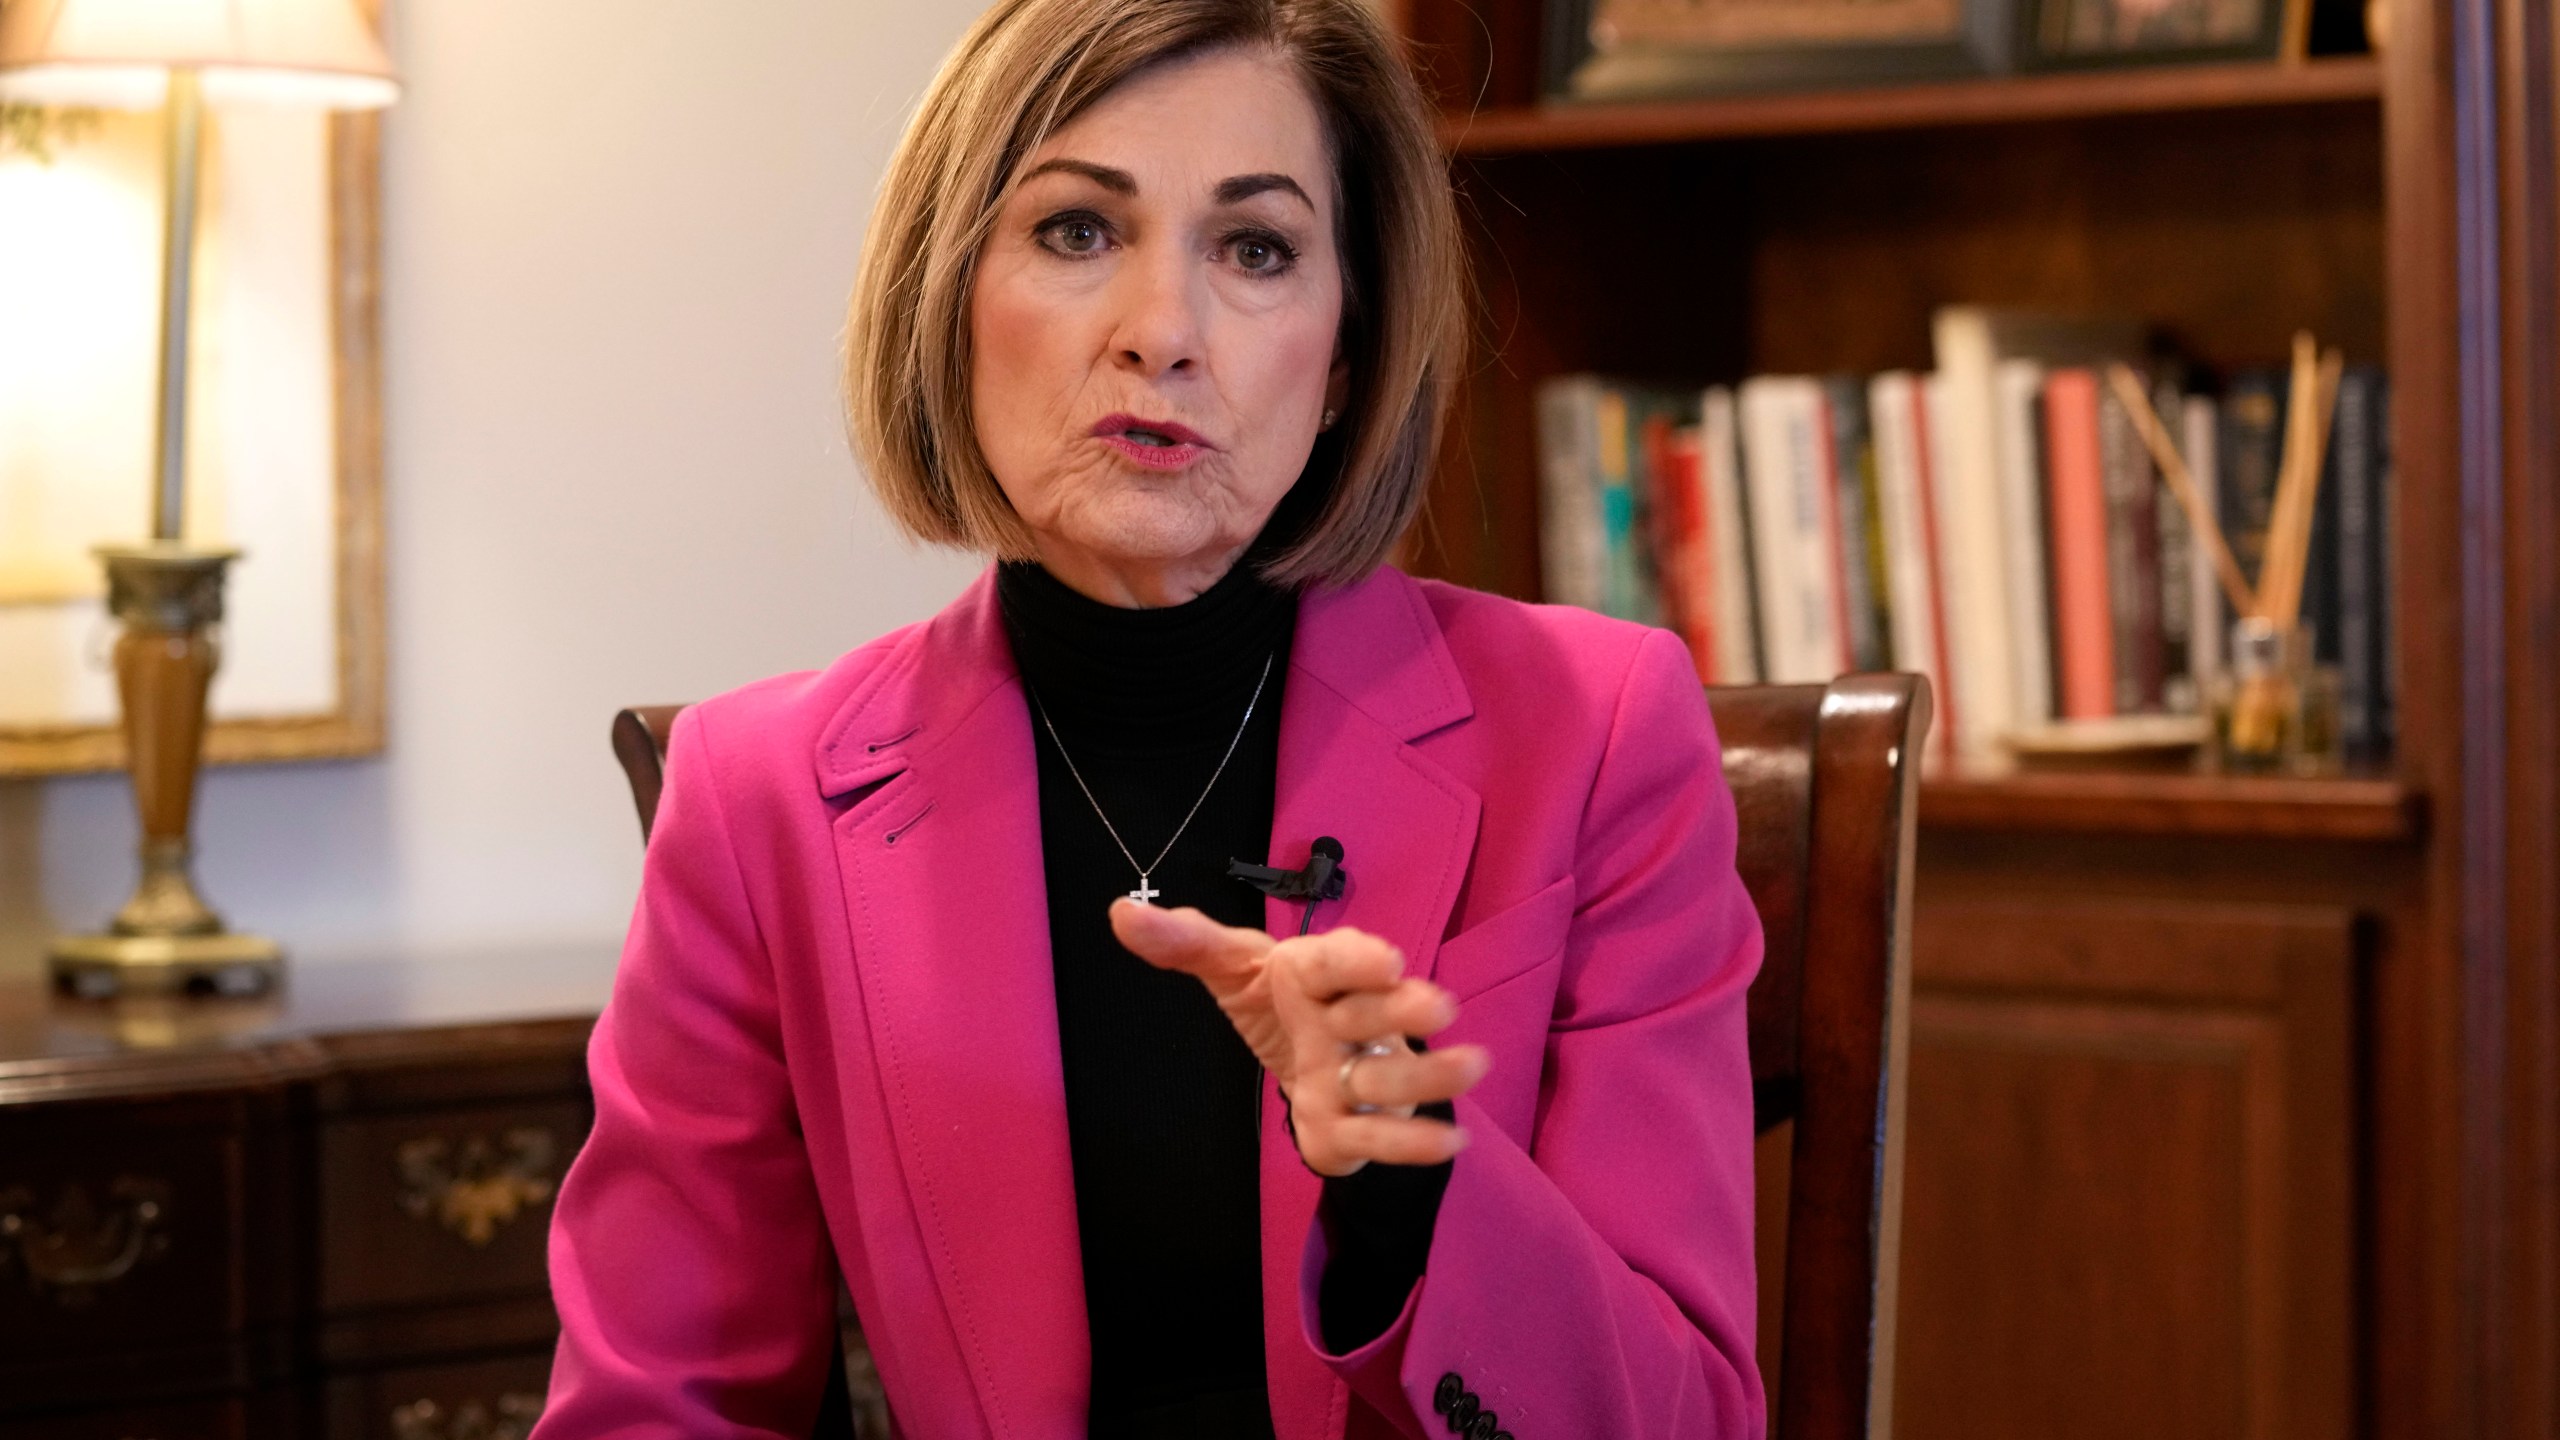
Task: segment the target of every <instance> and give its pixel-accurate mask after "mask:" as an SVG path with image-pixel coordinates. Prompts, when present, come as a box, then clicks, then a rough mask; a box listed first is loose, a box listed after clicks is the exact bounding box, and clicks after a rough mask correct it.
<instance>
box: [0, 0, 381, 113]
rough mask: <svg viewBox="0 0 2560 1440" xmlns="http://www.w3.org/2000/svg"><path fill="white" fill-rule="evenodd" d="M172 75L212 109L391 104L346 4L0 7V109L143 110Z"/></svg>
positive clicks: (156, 1) (142, 2)
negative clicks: (189, 73) (194, 81)
mask: <svg viewBox="0 0 2560 1440" xmlns="http://www.w3.org/2000/svg"><path fill="white" fill-rule="evenodd" d="M176 67H186V68H191V69H194V70H196V71H197V72H198V73H199V74H201V75H202V77H203V84H204V97H205V99H207V100H209V101H214V102H223V101H245V102H251V103H265V104H287V105H316V106H320V107H322V108H325V109H330V110H374V109H379V108H381V107H382V106H385V105H388V104H390V103H391V102H392V101H393V100H395V99H397V98H399V94H400V81H399V77H398V75H397V74H396V73H395V72H394V71H393V70H392V68H391V57H390V55H389V54H387V53H386V52H385V51H384V50H383V48H382V41H381V39H380V38H379V37H378V36H376V35H375V34H374V31H373V26H372V24H371V23H370V22H369V21H367V19H366V18H365V16H364V15H363V14H362V13H361V12H360V11H358V10H357V8H356V4H355V0H0V98H6V99H10V100H18V101H24V102H26V103H29V104H38V105H100V106H106V107H109V108H113V109H135V110H147V109H150V108H152V107H155V106H157V105H159V104H160V103H161V101H162V99H163V98H164V97H165V96H166V94H167V92H168V76H169V71H170V70H171V69H172V68H176Z"/></svg>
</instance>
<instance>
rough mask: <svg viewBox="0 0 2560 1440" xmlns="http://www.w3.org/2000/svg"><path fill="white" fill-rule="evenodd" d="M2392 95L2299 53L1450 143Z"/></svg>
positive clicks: (2357, 64)
mask: <svg viewBox="0 0 2560 1440" xmlns="http://www.w3.org/2000/svg"><path fill="white" fill-rule="evenodd" d="M2381 96H2382V67H2381V64H2380V62H2379V61H2377V60H2376V59H2375V58H2374V57H2372V56H2370V55H2356V56H2346V57H2341V58H2337V59H2326V60H2311V61H2302V62H2297V63H2293V64H2272V63H2267V62H2253V63H2244V64H2215V65H2177V66H2153V67H2144V68H2138V69H2124V70H2101V71H2087V72H2077V73H2070V74H2060V75H2026V76H2004V77H2000V78H1996V79H1981V80H1956V81H1942V82H1936V83H1931V84H1924V85H1897V86H1882V87H1873V88H1867V89H1858V90H1821V91H1797V92H1792V93H1787V94H1776V95H1731V96H1719V97H1714V98H1707V99H1696V100H1660V101H1629V102H1589V103H1568V102H1558V103H1549V104H1543V105H1524V106H1508V107H1502V108H1496V109H1490V110H1483V111H1479V112H1477V113H1476V114H1475V115H1473V116H1466V115H1453V116H1449V117H1446V118H1444V119H1443V120H1442V121H1441V122H1440V143H1441V146H1442V148H1444V149H1446V150H1448V151H1449V152H1451V153H1452V154H1458V155H1503V154H1524V153H1534V152H1538V151H1549V150H1582V149H1592V148H1597V147H1603V146H1626V145H1658V144H1666V143H1674V142H1679V141H1693V140H1721V139H1732V138H1739V137H1745V136H1769V135H1817V134H1826V133H1837V132H1845V131H1860V130H1924V129H1934V128H1939V127H1944V126H1955V125H2001V124H2013V123H2016V122H2019V121H2030V120H2064V119H2076V118H2086V117H2093V116H2105V115H2147V114H2158V113H2164V112H2169V111H2179V110H2240V109H2255V108H2264V107H2268V106H2286V105H2334V104H2340V103H2352V102H2360V101H2377V100H2379V99H2380V98H2381Z"/></svg>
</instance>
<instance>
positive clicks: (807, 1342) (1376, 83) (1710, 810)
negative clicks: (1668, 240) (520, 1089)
mask: <svg viewBox="0 0 2560 1440" xmlns="http://www.w3.org/2000/svg"><path fill="white" fill-rule="evenodd" d="M877 213H878V219H877V221H876V222H875V226H874V231H873V235H872V237H871V241H870V244H869V246H868V249H867V251H866V254H865V257H864V261H863V265H862V270H861V275H860V278H859V280H858V282H857V288H856V293H855V296H854V305H853V315H852V322H851V334H850V344H849V347H848V373H847V387H848V392H849V408H850V412H851V421H852V430H853V434H854V438H855V442H856V448H857V451H858V453H859V454H860V455H861V457H862V458H863V460H864V461H865V463H866V468H867V469H868V471H869V473H870V475H871V478H872V481H873V483H874V485H875V486H876V487H878V489H879V491H880V493H881V494H882V496H883V498H884V499H885V501H886V502H887V505H888V508H889V511H890V513H891V514H892V515H894V516H895V517H896V518H897V519H898V520H899V522H900V523H901V524H902V525H904V526H905V527H906V528H907V529H908V530H909V531H911V532H913V533H914V534H916V535H918V536H920V537H922V538H924V539H927V540H932V541H937V542H945V543H951V544H957V545H963V546H971V547H975V548H977V549H979V550H981V551H987V552H992V553H993V554H995V555H996V556H997V557H998V558H999V562H1000V563H998V564H997V565H996V566H995V567H994V568H993V569H992V570H991V571H990V572H989V574H988V575H987V576H986V577H984V578H982V579H981V580H980V582H979V583H978V584H977V585H975V586H974V587H973V588H971V589H970V591H969V592H968V593H967V594H965V595H964V596H962V597H961V598H960V600H958V601H957V602H956V603H954V604H953V605H952V606H951V607H950V608H948V609H946V610H944V611H943V612H942V613H941V614H940V615H937V616H936V617H934V618H933V619H932V620H930V621H927V622H925V623H924V624H922V625H918V626H914V627H911V628H909V629H906V630H902V631H899V632H897V633H895V634H892V635H889V636H887V637H884V638H882V639H880V640H878V641H875V642H873V643H872V644H869V645H866V646H864V647H862V648H861V649H858V650H856V651H854V652H852V653H851V654H849V655H847V656H845V657H844V658H842V659H841V660H839V661H837V662H836V663H835V664H834V665H833V666H831V667H830V668H828V669H827V670H825V671H823V672H818V673H814V674H801V675H791V676H784V677H781V678H778V679H774V680H770V681H766V682H763V683H761V684H757V685H751V686H748V687H746V688H745V689H742V690H739V691H736V692H733V693H731V694H728V695H725V696H721V697H719V698H718V699H716V700H713V701H710V702H708V703H705V704H703V705H699V706H696V707H694V708H693V709H691V710H690V711H688V712H687V713H686V716H685V717H684V719H683V721H682V722H681V723H680V724H679V725H678V727H677V729H676V732H675V735H674V738H673V743H672V746H671V753H670V755H669V757H668V788H667V791H666V794H665V796H664V799H663V800H662V802H661V806H660V810H659V814H658V822H657V831H656V836H655V839H654V840H653V842H652V844H651V847H650V851H649V857H648V864H647V869H646V872H645V878H644V880H643V884H642V888H641V895H640V902H639V907H638V913H637V915H636V917H635V920H634V922H633V926H632V930H631V934H630V938H629V942H628V946H627V949H626V952H625V957H624V963H623V967H622V971H621V974H620V977H619V979H618V981H617V983H616V987H615V990H614V995H613V998H612V1002H611V1004H610V1005H609V1007H608V1008H607V1010H606V1012H605V1014H604V1016H603V1018H602V1020H601V1021H600V1022H599V1024H598V1027H597V1030H596V1036H595V1042H594V1045H593V1048H592V1051H591V1055H590V1066H591V1069H592V1072H593V1077H594V1082H595V1095H596V1121H595V1128H594V1132H593V1135H592V1136H591V1138H590V1139H589V1141H588V1143H587V1145H586V1147H585V1149H584V1150H583V1151H582V1153H581V1154H580V1155H579V1157H578V1159H577V1162H576V1164H575V1165H574V1166H573V1167H572V1168H571V1170H570V1173H569V1175H568V1177H567V1180H566V1182H565V1183H564V1185H563V1187H562V1190H561V1194H560V1199H559V1207H558V1212H557V1215H556V1218H555V1221H554V1225H553V1231H552V1276H553V1284H554V1291H555V1295H556V1298H557V1300H558V1303H559V1307H560V1313H561V1317H562V1322H563V1331H562V1336H561V1342H560V1350H559V1356H558V1361H557V1365H556V1368H555V1371H554V1375H553V1380H552V1389H551V1396H550V1401H549V1408H548V1411H547V1413H546V1414H545V1416H544V1419H543V1421H542V1424H541V1427H540V1429H539V1430H538V1431H537V1434H538V1436H539V1437H541V1440H560V1437H568V1436H583V1435H603V1434H608V1433H610V1434H615V1435H629V1434H643V1435H667V1436H679V1435H680V1436H708V1435H722V1434H752V1435H786V1436H793V1437H797V1436H801V1435H805V1434H807V1433H808V1431H809V1426H810V1424H811V1419H812V1415H813V1413H814V1411H815V1408H816V1406H817V1404H818V1400H819V1392H820V1386H821V1383H822V1380H823V1378H824V1375H825V1373H826V1370H827V1360H828V1357H827V1347H828V1346H829V1345H830V1344H831V1340H832V1334H833V1324H832V1321H833V1316H832V1312H831V1296H832V1295H833V1293H834V1277H835V1276H836V1275H837V1274H838V1273H839V1272H840V1273H841V1274H842V1275H843V1277H844V1279H845V1280H846V1282H847V1283H848V1284H849V1286H850V1288H851V1291H852V1295H853V1299H854V1304H855V1308H856V1310H857V1311H858V1312H859V1313H860V1316H861V1319H862V1321H863V1327H864V1330H865V1332H866V1334H867V1335H868V1337H869V1340H870V1344H871V1346H872V1350H873V1354H874V1357H875V1359H876V1361H877V1363H878V1366H879V1370H880V1375H881V1378H882V1381H883V1383H884V1385H885V1387H886V1390H887V1393H888V1396H889V1399H890V1403H891V1406H892V1408H893V1409H894V1411H895V1413H896V1415H897V1417H898V1420H899V1423H900V1426H901V1428H902V1429H903V1431H904V1432H905V1433H906V1434H907V1435H909V1436H912V1437H918V1440H940V1437H962V1436H970V1437H975V1436H1038V1437H1050V1436H1057V1437H1064V1436H1073V1435H1081V1434H1091V1435H1094V1436H1115V1437H1116V1436H1158V1435H1167V1436H1171V1435H1179V1436H1185V1437H1227V1436H1257V1437H1260V1436H1273V1435H1277V1436H1281V1437H1287V1440H1316V1437H1328V1440H1329V1437H1336V1436H1351V1437H1362V1436H1386V1435H1395V1434H1404V1435H1422V1434H1426V1433H1442V1432H1444V1431H1455V1432H1458V1433H1461V1434H1463V1435H1466V1436H1468V1437H1471V1440H1490V1437H1493V1436H1496V1435H1508V1436H1516V1437H1519V1440H1551V1437H1562V1436H1609V1437H1631V1436H1650V1435H1660V1436H1675V1435H1676V1436H1683V1437H1697V1436H1733V1437H1740V1436H1747V1435H1756V1434H1757V1433H1759V1429H1760V1424H1761V1413H1762V1399H1761V1394H1760V1387H1759V1381H1758V1376H1757V1372H1756V1371H1755V1369H1754V1365H1753V1360H1752V1354H1751V1337H1752V1327H1753V1323H1754V1297H1753V1285H1752V1269H1751V1266H1752V1249H1751V1183H1750V1177H1751V1172H1750V1154H1751V1149H1750V1143H1751V1133H1750V1118H1749V1114H1750V1105H1749V1079H1748V1067H1747V1063H1746V1057H1745V1054H1744V1032H1743V1006H1744V992H1745V989H1746V987H1747V986H1748V985H1749V983H1750V980H1751V976H1752V974H1753V972H1754V970H1755V968H1756V967H1757V964H1758V959H1759V931H1758V927H1757V923H1756V920H1755V919H1754V916H1753V912H1752V909H1751V907H1750V905H1749V903H1748V901H1747V899H1746V897H1745V895H1744V892H1743V889H1742V886H1741V883H1740V881H1739V880H1738V879H1737V878H1736V876H1735V873H1734V863H1733V862H1734V814H1733V806H1732V801H1731V799H1730V797H1729V795H1728V793H1727V792H1726V790H1725V788H1724V785H1723V782H1722V777H1721V772H1720V770H1719V766H1718V759H1717V752H1716V746H1715V740H1714V736H1713V734H1712V731H1711V729H1710V725H1709V721H1708V716H1707V710H1706V706H1705V703H1704V699H1703V697H1702V695H1701V692H1700V690H1699V687H1698V685H1697V683H1696V679H1695V677H1694V675H1693V673H1692V672H1691V670H1690V668H1689V665H1688V662H1687V658H1686V655H1685V652H1684V651H1683V650H1682V649H1681V648H1680V646H1679V645H1678V644H1677V642H1676V641H1674V640H1673V639H1672V638H1671V637H1670V636H1669V635H1667V634H1664V633H1662V632H1658V631H1648V630H1644V629H1640V628H1638V627H1634V626H1629V625H1624V624H1620V623H1616V622H1611V621H1607V620H1603V619H1600V618H1598V617H1595V616H1591V615H1588V614H1585V613H1582V612H1578V611H1566V610H1555V609H1543V608H1535V607H1529V606H1523V605H1518V604H1514V603H1511V602H1508V601H1503V600H1498V599H1494V598H1491V597H1487V596H1483V595H1478V594H1474V593H1471V592H1468V591H1463V590H1459V589H1455V588H1452V587H1448V586H1443V585H1437V584H1428V583H1422V582H1417V581H1415V580H1412V579H1409V578H1407V577H1406V576H1404V575H1402V574H1399V573H1397V572H1396V571H1395V570H1393V569H1390V568H1386V567H1384V565H1383V563H1382V562H1383V560H1384V558H1385V557H1386V555H1387V554H1388V552H1389V551H1390V550H1391V549H1392V548H1393V546H1394V545H1395V544H1396V542H1397V541H1398V539H1399V537H1400V536H1401V535H1402V533H1403V531H1404V529H1405V527H1406V525H1407V523H1408V522H1409V521H1410V519H1411V518H1412V516H1413V514H1414V511H1415V509H1416V507H1417V505H1418V503H1419V497H1420V494H1421V490H1422V486H1423V482H1424V478H1425V473H1426V468H1427V465H1428V463H1429V460H1430V457H1431V456H1432V454H1433V450H1434V446H1435V444H1436V441H1437V437H1438V433H1439V426H1440V422H1441V410H1442V406H1443V403H1444V397H1445V393H1446V390H1447V387H1448V383H1449V377H1450V376H1451V374H1452V372H1453V369H1454V367H1455V365H1456V364H1457V362H1458V358H1459V354H1460V348H1461V344H1462V336H1461V333H1460V319H1459V317H1460V316H1461V314H1462V311H1463V304H1462V291H1461V281H1460V279H1459V271H1458V265H1457V260H1456V243H1457V242H1456V239H1455V222H1454V219H1453V215H1452V205H1451V200H1450V196H1449V191H1448V187H1447V182H1446V179H1445V177H1444V173H1443V170H1442V168H1441V162H1440V160H1439V158H1438V156H1437V153H1436V151H1435V150H1434V148H1433V144H1432V137H1431V131H1430V126H1429V123H1428V120H1427V118H1426V115H1425V112H1424V109H1423V107H1422V103H1421V101H1420V99H1419V97H1418V95H1417V94H1416V91H1415V89H1414V86H1413V84H1412V82H1411V81H1410V79H1409V78H1408V77H1407V75H1406V73H1405V71H1404V70H1403V69H1402V68H1401V66H1400V64H1399V62H1398V60H1397V58H1396V55H1395V52H1394V49H1393V45H1392V42H1391V41H1390V40H1389V38H1388V37H1387V36H1386V35H1385V34H1384V33H1383V32H1382V31H1381V29H1380V28H1379V27H1378V25H1377V23H1376V22H1375V21H1374V20H1372V19H1371V18H1369V16H1368V14H1367V12H1366V11H1365V10H1364V9H1363V8H1362V6H1361V5H1360V4H1359V3H1357V0H999V3H997V4H996V5H995V7H994V8H993V9H992V10H991V11H990V12H989V13H988V14H987V15H986V16H985V18H984V19H982V20H981V21H980V22H979V24H978V25H977V26H976V28H975V29H973V30H972V31H971V32H970V34H969V35H968V37H967V38H966V39H964V40H963V41H962V42H961V44H960V47H959V49H958V50H957V51H956V52H955V54H954V55H953V57H952V58H951V60H950V61H949V62H948V64H947V65H946V66H945V68H944V70H943V72H942V74H941V75H940V77H939V78H938V79H937V80H936V81H935V83H934V85H933V87H932V89H931V91H930V92H929V94H928V95H927V96H926V98H925V101H924V103H923V106H922V109H921V111H920V113H919V114H918V116H917V117H916V119H915V122H914V124H913V125H912V126H911V128H910V129H909V131H908V133H907V136H906V139H905V141H904V142H903V144H902V146H901V148H900V150H899V153H898V155H897V157H896V159H895V160H894V162H893V163H892V166H891V169H890V173H889V176H888V179H887V181H886V182H885V184H884V187H883V191H882V194H881V197H880V202H879V207H878V212H877ZM1320 841H1329V842H1330V843H1329V844H1320V843H1319V842H1320ZM1319 854H1322V855H1324V856H1325V857H1326V859H1327V862H1330V861H1331V860H1333V859H1335V858H1338V861H1339V863H1338V865H1333V864H1330V863H1317V862H1316V857H1317V856H1318V855H1319ZM1230 862H1243V863H1242V864H1241V865H1238V866H1236V867H1235V868H1237V869H1240V870H1242V871H1243V872H1244V873H1245V874H1246V876H1247V877H1248V878H1258V879H1259V880H1260V882H1261V887H1260V888H1257V887H1256V886H1254V885H1249V884H1247V883H1246V882H1245V880H1241V879H1239V878H1237V876H1236V875H1234V874H1231V873H1230V868H1231V865H1230ZM1256 866H1260V867H1263V868H1262V869H1260V870H1256V869H1254V867H1256ZM1275 868H1277V869H1283V870H1289V871H1294V872H1296V873H1295V875H1294V876H1282V877H1279V878H1274V875H1273V870H1274V869H1275ZM1329 869H1330V870H1335V871H1338V875H1337V882H1338V884H1337V886H1327V885H1325V884H1323V883H1322V882H1323V878H1324V872H1325V871H1327V870H1329ZM1266 890H1272V891H1276V892H1277V893H1271V894H1266V893H1265V891H1266ZM1310 890H1312V891H1314V892H1315V893H1313V894H1312V895H1309V894H1306V893H1304V892H1307V891H1310ZM1301 932H1304V933H1303V934H1302V933H1301ZM1275 936H1277V937H1284V938H1280V939H1274V938H1273V937H1275ZM1426 1042H1428V1043H1427V1044H1426Z"/></svg>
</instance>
